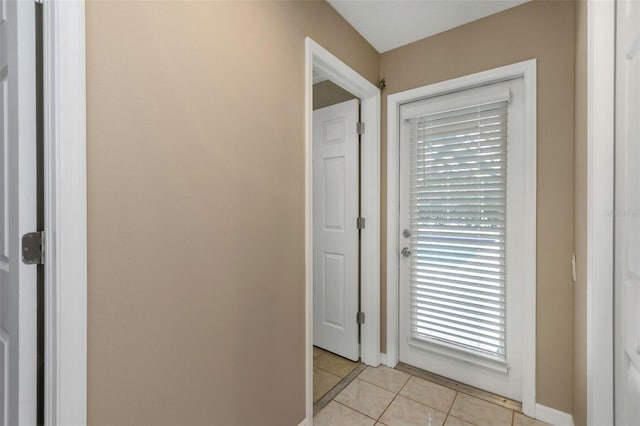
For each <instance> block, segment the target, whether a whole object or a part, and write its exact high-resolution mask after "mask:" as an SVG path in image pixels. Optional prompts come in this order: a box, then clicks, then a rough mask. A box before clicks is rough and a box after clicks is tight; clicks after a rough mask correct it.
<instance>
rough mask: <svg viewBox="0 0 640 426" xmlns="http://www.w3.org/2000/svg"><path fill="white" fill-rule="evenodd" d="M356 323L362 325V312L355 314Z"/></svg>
mask: <svg viewBox="0 0 640 426" xmlns="http://www.w3.org/2000/svg"><path fill="white" fill-rule="evenodd" d="M356 322H357V323H358V324H364V312H358V313H357V314H356Z"/></svg>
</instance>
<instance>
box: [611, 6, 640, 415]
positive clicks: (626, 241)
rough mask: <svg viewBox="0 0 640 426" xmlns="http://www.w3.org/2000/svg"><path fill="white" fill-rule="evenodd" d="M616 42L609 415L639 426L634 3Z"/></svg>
mask: <svg viewBox="0 0 640 426" xmlns="http://www.w3.org/2000/svg"><path fill="white" fill-rule="evenodd" d="M616 13H617V25H616V28H617V29H616V31H617V35H616V37H617V40H616V46H617V47H616V49H617V52H616V74H617V75H616V163H615V165H616V166H615V167H616V172H615V173H616V183H615V185H616V193H615V203H616V212H617V214H616V215H615V300H616V302H615V303H616V305H615V312H616V314H615V315H616V316H615V329H616V334H615V371H616V374H615V376H616V377H615V382H616V383H615V394H616V398H615V410H616V425H625V426H632V425H633V426H635V425H640V2H637V1H629V0H625V1H620V2H619V3H618V6H617V12H616Z"/></svg>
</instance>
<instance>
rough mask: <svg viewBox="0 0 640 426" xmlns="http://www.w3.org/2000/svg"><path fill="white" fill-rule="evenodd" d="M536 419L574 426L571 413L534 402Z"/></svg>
mask: <svg viewBox="0 0 640 426" xmlns="http://www.w3.org/2000/svg"><path fill="white" fill-rule="evenodd" d="M536 419H537V420H540V421H542V422H546V423H549V424H550V425H553V426H575V425H574V423H573V416H572V415H571V414H569V413H565V412H564V411H560V410H556V409H555V408H551V407H547V406H545V405H542V404H536Z"/></svg>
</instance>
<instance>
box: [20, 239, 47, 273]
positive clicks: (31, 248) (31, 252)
mask: <svg viewBox="0 0 640 426" xmlns="http://www.w3.org/2000/svg"><path fill="white" fill-rule="evenodd" d="M22 262H23V263H25V264H27V265H42V264H44V231H40V232H29V233H27V234H24V235H23V236H22Z"/></svg>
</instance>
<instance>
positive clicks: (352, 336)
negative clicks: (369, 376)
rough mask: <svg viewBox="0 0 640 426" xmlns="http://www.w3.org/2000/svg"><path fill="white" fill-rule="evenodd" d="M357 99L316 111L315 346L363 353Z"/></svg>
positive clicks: (351, 355)
mask: <svg viewBox="0 0 640 426" xmlns="http://www.w3.org/2000/svg"><path fill="white" fill-rule="evenodd" d="M357 121H358V100H351V101H347V102H343V103H341V104H338V105H333V106H330V107H326V108H322V109H319V110H316V111H314V112H313V344H314V345H315V346H318V347H321V348H323V349H326V350H328V351H331V352H334V353H336V354H338V355H341V356H343V357H345V358H349V359H352V360H357V359H358V357H359V354H358V325H357V323H356V315H357V312H358V229H357V226H356V219H357V217H358V196H359V194H358V187H359V185H358V135H357V131H356V123H357Z"/></svg>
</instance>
